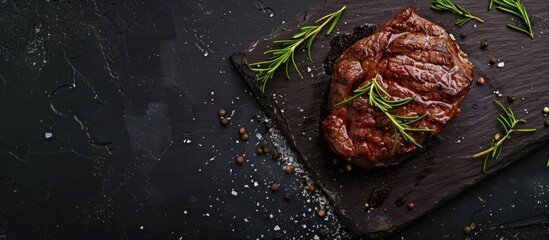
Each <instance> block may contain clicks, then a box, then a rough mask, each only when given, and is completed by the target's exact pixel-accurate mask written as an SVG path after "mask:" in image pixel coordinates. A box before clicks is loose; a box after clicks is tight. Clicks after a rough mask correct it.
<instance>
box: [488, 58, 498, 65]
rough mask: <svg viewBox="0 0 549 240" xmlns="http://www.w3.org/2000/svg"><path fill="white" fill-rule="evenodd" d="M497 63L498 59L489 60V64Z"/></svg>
mask: <svg viewBox="0 0 549 240" xmlns="http://www.w3.org/2000/svg"><path fill="white" fill-rule="evenodd" d="M497 62H498V59H497V58H495V57H491V58H490V64H496V63H497Z"/></svg>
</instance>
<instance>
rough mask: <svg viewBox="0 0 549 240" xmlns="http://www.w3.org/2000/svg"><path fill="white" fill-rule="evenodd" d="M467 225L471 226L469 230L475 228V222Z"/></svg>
mask: <svg viewBox="0 0 549 240" xmlns="http://www.w3.org/2000/svg"><path fill="white" fill-rule="evenodd" d="M469 227H470V228H471V230H475V228H477V224H476V223H474V222H472V223H470V224H469Z"/></svg>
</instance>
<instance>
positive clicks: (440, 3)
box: [431, 0, 484, 27]
mask: <svg viewBox="0 0 549 240" xmlns="http://www.w3.org/2000/svg"><path fill="white" fill-rule="evenodd" d="M431 8H432V9H434V10H438V11H449V12H453V13H455V14H458V15H461V16H463V18H461V19H458V20H457V21H456V23H455V24H456V25H457V26H458V27H461V26H462V25H463V24H465V23H467V22H469V20H471V19H475V20H477V21H479V22H481V23H482V22H484V20H482V19H480V18H478V17H475V16H473V15H472V14H471V12H469V11H468V10H467V9H465V8H463V7H462V6H460V5H458V4H455V3H453V2H452V1H451V0H433V1H432V2H431Z"/></svg>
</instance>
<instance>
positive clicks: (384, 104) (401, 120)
mask: <svg viewBox="0 0 549 240" xmlns="http://www.w3.org/2000/svg"><path fill="white" fill-rule="evenodd" d="M378 76H379V74H376V76H375V77H374V78H372V81H370V82H369V83H368V84H366V85H364V86H362V87H359V88H357V89H355V90H354V91H353V93H355V95H353V96H352V97H350V98H348V99H345V100H343V101H341V102H339V103H337V104H336V105H335V107H336V108H337V107H341V106H343V105H345V104H347V103H349V102H351V101H353V100H355V99H356V98H358V97H360V96H362V95H363V94H365V93H368V103H369V104H370V105H371V106H374V107H376V108H378V109H379V110H381V111H382V112H383V113H384V114H385V116H387V118H389V119H390V120H391V122H392V123H393V126H394V129H395V139H394V145H393V150H392V151H393V152H394V150H395V148H396V143H397V140H398V139H397V138H398V135H399V134H400V135H401V136H402V138H403V139H404V141H406V142H411V143H413V144H414V145H416V146H418V147H422V146H421V145H420V144H419V143H417V142H416V139H415V138H413V137H412V136H411V135H410V134H408V133H407V132H434V131H435V130H433V129H421V128H412V127H410V125H412V124H413V123H416V122H419V121H421V119H423V118H425V117H426V116H427V115H429V112H425V114H423V115H421V116H415V117H408V116H399V115H394V114H391V113H390V112H389V110H391V109H394V108H398V107H402V106H404V105H406V104H408V103H410V102H411V101H413V100H414V99H415V98H416V96H415V95H414V96H413V97H409V98H405V99H401V100H388V99H390V98H392V96H391V95H390V94H389V93H388V92H387V91H386V90H385V89H383V87H382V86H381V85H379V83H378V82H377V78H378Z"/></svg>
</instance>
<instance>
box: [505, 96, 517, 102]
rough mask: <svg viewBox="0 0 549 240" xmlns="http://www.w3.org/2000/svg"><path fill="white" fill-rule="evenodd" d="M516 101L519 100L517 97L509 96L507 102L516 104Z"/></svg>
mask: <svg viewBox="0 0 549 240" xmlns="http://www.w3.org/2000/svg"><path fill="white" fill-rule="evenodd" d="M516 99H517V97H515V95H514V94H512V95H509V96H508V97H507V101H509V102H510V103H512V102H514V101H515V100H516Z"/></svg>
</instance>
